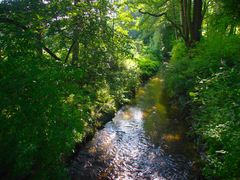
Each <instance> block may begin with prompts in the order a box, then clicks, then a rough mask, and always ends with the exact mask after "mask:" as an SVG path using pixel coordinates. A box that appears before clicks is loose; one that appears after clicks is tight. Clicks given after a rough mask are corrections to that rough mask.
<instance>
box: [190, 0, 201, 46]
mask: <svg viewBox="0 0 240 180" xmlns="http://www.w3.org/2000/svg"><path fill="white" fill-rule="evenodd" d="M202 4H203V2H202V0H194V4H193V23H192V35H193V37H192V41H193V42H198V41H200V39H201V35H202V21H203V16H202Z"/></svg>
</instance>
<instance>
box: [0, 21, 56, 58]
mask: <svg viewBox="0 0 240 180" xmlns="http://www.w3.org/2000/svg"><path fill="white" fill-rule="evenodd" d="M1 23H4V24H11V25H14V26H16V27H17V28H20V29H22V30H23V31H30V29H29V28H28V27H27V26H25V25H23V24H21V23H19V22H18V21H15V20H13V19H10V18H7V17H0V24H1ZM33 34H34V35H35V36H34V37H35V39H36V41H37V42H39V40H38V38H37V35H36V33H33ZM39 44H40V45H41V47H42V48H43V49H44V50H45V51H46V52H47V53H48V54H49V55H50V56H51V57H52V58H54V59H55V60H57V61H61V59H60V58H59V57H58V56H57V55H56V54H54V53H53V52H52V51H51V50H50V49H49V48H47V47H46V46H45V45H44V44H43V43H42V42H39Z"/></svg>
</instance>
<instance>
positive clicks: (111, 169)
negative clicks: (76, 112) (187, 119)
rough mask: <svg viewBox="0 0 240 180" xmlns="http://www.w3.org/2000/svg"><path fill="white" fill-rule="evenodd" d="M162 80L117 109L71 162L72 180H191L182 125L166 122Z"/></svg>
mask: <svg viewBox="0 0 240 180" xmlns="http://www.w3.org/2000/svg"><path fill="white" fill-rule="evenodd" d="M163 86H164V80H163V79H161V77H160V76H156V77H154V78H152V79H150V80H149V82H148V83H147V84H146V85H145V86H144V87H142V88H140V89H139V90H138V92H137V94H136V98H135V103H134V105H131V106H125V107H123V108H122V109H121V110H119V111H118V112H117V113H116V115H115V117H114V118H113V120H112V121H110V122H108V123H107V124H106V125H105V127H104V128H103V129H102V130H100V131H98V132H97V133H96V134H95V136H94V138H93V139H92V141H91V142H89V143H88V144H87V145H86V146H85V147H84V148H83V149H82V150H81V151H80V152H79V153H78V155H77V156H76V158H75V159H74V161H73V163H72V165H71V169H70V173H71V177H72V179H81V180H84V179H114V180H115V179H116V180H117V179H119V180H131V179H132V180H135V179H136V180H141V179H146V180H148V179H149V180H151V179H153V180H158V179H159V180H185V179H186V180H187V179H196V175H195V171H194V170H193V169H194V159H195V156H196V153H195V151H194V148H193V144H192V143H191V141H190V140H189V138H188V137H187V136H186V132H187V130H188V129H187V126H186V124H185V123H184V122H180V121H178V119H177V118H169V117H170V116H169V114H170V113H172V112H169V111H171V110H169V108H168V106H167V98H166V96H165V95H164V93H163V92H164V91H163Z"/></svg>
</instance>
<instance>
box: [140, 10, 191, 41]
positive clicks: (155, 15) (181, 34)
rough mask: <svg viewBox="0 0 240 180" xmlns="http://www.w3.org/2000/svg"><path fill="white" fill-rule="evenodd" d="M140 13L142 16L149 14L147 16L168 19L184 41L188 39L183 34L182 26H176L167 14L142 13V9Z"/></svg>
mask: <svg viewBox="0 0 240 180" xmlns="http://www.w3.org/2000/svg"><path fill="white" fill-rule="evenodd" d="M138 11H139V12H140V13H141V14H147V15H150V16H153V17H162V16H164V17H165V18H166V20H167V21H169V22H170V23H171V25H172V26H173V27H175V28H176V29H177V31H178V32H179V34H180V36H181V37H182V38H183V39H186V37H185V36H184V34H183V32H182V29H181V26H179V25H178V24H176V23H175V22H174V21H173V20H172V19H171V18H170V17H169V16H168V15H167V13H166V12H163V13H160V14H154V13H151V12H146V11H142V9H139V10H138Z"/></svg>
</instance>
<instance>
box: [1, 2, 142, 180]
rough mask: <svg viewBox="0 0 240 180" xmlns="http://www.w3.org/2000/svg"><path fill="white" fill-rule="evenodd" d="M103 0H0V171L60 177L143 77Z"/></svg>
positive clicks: (21, 175) (13, 175)
mask: <svg viewBox="0 0 240 180" xmlns="http://www.w3.org/2000/svg"><path fill="white" fill-rule="evenodd" d="M113 11H114V9H113V6H112V4H110V3H109V2H108V1H104V0H102V1H92V2H90V1H86V2H81V3H80V2H79V1H74V3H73V2H72V1H70V0H69V1H28V0H24V1H7V0H6V1H1V3H0V25H1V28H0V37H1V39H0V47H1V48H0V87H1V88H0V99H1V101H0V123H1V127H0V144H1V148H0V149H1V150H0V162H1V163H0V178H1V177H4V178H10V179H16V178H34V179H36V178H37V179H49V178H52V179H62V178H67V177H68V172H67V161H68V158H69V156H70V155H71V154H72V153H73V152H74V150H75V145H76V143H80V142H82V141H83V139H84V138H85V137H86V136H87V135H89V134H91V133H93V132H94V131H95V129H96V128H97V127H98V126H100V125H101V121H98V120H100V119H101V118H103V117H104V116H106V115H109V114H113V113H114V112H115V111H116V110H117V108H118V107H119V106H121V105H122V104H124V103H128V102H129V100H130V98H131V97H132V96H133V93H134V91H135V89H136V88H137V86H138V85H139V84H140V79H139V77H140V73H141V72H142V71H141V70H140V69H139V68H138V63H137V61H136V60H134V59H131V58H130V57H132V55H131V53H130V51H129V50H130V49H129V43H130V41H129V40H128V38H127V35H126V34H124V33H122V32H120V31H118V29H120V28H117V27H120V24H118V23H116V22H117V18H118V17H115V24H114V25H115V27H114V26H113V23H112V21H113V19H111V18H110V17H109V12H111V13H114V12H113Z"/></svg>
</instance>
